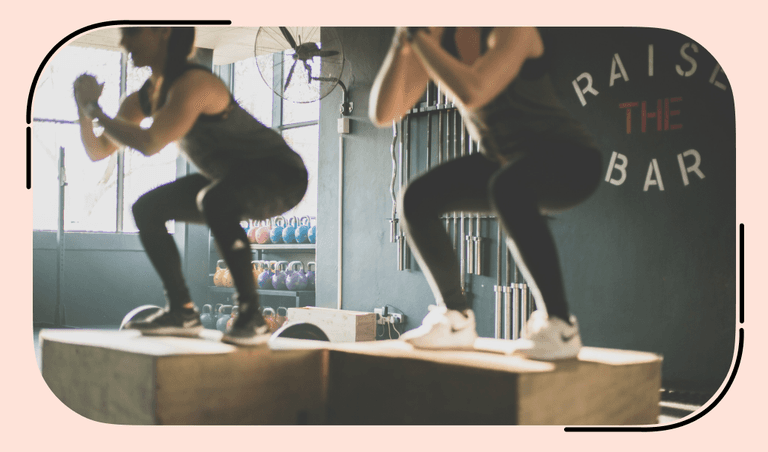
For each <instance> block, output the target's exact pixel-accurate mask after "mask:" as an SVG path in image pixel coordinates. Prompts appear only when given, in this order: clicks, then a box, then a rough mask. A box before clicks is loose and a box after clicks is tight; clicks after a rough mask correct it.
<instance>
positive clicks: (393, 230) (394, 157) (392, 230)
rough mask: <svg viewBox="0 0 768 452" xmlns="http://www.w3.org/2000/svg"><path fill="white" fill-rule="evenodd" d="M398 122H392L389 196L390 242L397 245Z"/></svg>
mask: <svg viewBox="0 0 768 452" xmlns="http://www.w3.org/2000/svg"><path fill="white" fill-rule="evenodd" d="M396 146H397V122H396V121H392V144H391V145H390V147H389V153H390V156H391V157H392V179H391V180H390V182H389V195H390V197H391V198H392V217H390V220H389V241H390V242H391V243H395V236H396V235H397V193H395V182H396V181H397V168H398V165H397V154H396V152H395V147H396Z"/></svg>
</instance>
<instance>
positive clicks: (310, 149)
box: [283, 125, 319, 218]
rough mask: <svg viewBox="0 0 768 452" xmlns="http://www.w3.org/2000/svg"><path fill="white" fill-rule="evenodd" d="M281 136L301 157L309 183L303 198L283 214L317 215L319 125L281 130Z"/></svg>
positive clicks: (298, 215)
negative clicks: (307, 173)
mask: <svg viewBox="0 0 768 452" xmlns="http://www.w3.org/2000/svg"><path fill="white" fill-rule="evenodd" d="M283 137H284V138H285V141H286V142H288V145H290V146H291V148H293V150H294V151H296V152H297V153H298V154H299V155H301V158H303V159H304V165H305V166H306V167H307V171H308V172H309V185H308V187H307V193H306V194H305V195H304V199H302V200H301V202H300V203H299V205H297V206H296V207H295V208H293V209H292V210H290V211H288V212H286V214H285V216H286V217H288V216H297V217H299V218H301V217H303V216H305V215H309V216H310V217H312V218H316V217H317V150H318V146H319V145H318V141H319V127H318V126H317V125H313V126H307V127H297V128H295V129H288V130H286V131H284V132H283Z"/></svg>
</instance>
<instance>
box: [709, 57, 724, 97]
mask: <svg viewBox="0 0 768 452" xmlns="http://www.w3.org/2000/svg"><path fill="white" fill-rule="evenodd" d="M721 72H723V71H722V70H721V69H720V63H715V70H714V71H712V76H711V77H709V83H711V84H713V85H715V86H716V87H718V88H720V89H721V90H723V91H725V89H726V86H725V85H724V84H722V83H720V82H718V81H717V80H715V79H716V78H717V76H718V75H719V74H720V73H721Z"/></svg>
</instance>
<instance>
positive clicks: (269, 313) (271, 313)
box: [261, 306, 277, 331]
mask: <svg viewBox="0 0 768 452" xmlns="http://www.w3.org/2000/svg"><path fill="white" fill-rule="evenodd" d="M261 316H262V317H264V321H265V322H267V326H269V331H275V330H277V318H276V316H275V310H274V309H272V308H270V307H269V306H267V307H265V308H264V309H262V310H261Z"/></svg>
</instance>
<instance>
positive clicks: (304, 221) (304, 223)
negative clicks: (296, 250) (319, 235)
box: [295, 216, 311, 243]
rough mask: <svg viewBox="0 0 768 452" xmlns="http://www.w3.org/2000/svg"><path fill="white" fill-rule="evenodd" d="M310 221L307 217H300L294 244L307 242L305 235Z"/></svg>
mask: <svg viewBox="0 0 768 452" xmlns="http://www.w3.org/2000/svg"><path fill="white" fill-rule="evenodd" d="M310 221H311V220H310V218H309V216H305V217H301V224H299V225H298V226H296V232H295V235H296V243H307V242H309V237H308V236H307V235H308V233H309V227H310V224H309V223H310Z"/></svg>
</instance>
